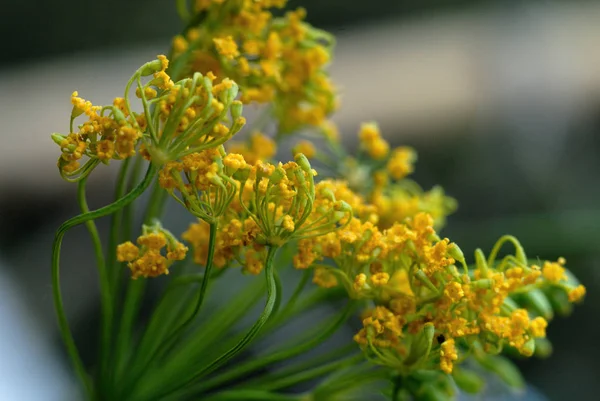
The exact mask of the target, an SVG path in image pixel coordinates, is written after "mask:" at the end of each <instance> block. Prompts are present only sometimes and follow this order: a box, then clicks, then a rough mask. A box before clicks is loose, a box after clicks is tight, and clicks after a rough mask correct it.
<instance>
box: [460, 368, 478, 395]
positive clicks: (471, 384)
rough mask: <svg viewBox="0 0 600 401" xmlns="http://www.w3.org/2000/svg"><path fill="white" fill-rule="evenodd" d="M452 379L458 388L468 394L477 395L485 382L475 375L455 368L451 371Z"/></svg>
mask: <svg viewBox="0 0 600 401" xmlns="http://www.w3.org/2000/svg"><path fill="white" fill-rule="evenodd" d="M452 378H453V379H454V382H455V383H456V385H457V386H458V388H460V389H461V390H463V391H464V392H465V393H468V394H477V393H479V392H480V391H481V390H482V389H483V386H484V385H485V382H484V381H483V379H482V378H481V376H479V375H478V374H477V373H475V372H473V371H470V370H465V369H461V368H457V367H455V368H454V369H453V370H452Z"/></svg>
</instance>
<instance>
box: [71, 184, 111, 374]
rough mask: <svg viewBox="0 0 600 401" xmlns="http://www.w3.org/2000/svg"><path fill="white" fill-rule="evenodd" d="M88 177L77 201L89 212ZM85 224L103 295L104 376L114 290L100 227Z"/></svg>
mask: <svg viewBox="0 0 600 401" xmlns="http://www.w3.org/2000/svg"><path fill="white" fill-rule="evenodd" d="M86 183H87V177H84V178H83V179H82V180H81V181H79V183H78V184H77V203H78V204H79V208H80V209H81V213H88V212H89V211H90V209H89V207H88V204H87V199H86V196H85V189H86ZM85 226H86V228H87V230H88V232H89V234H90V237H91V238H92V243H93V245H94V255H95V257H96V267H97V269H98V276H99V279H100V297H101V308H102V322H101V326H102V336H101V343H100V344H101V345H100V349H99V360H100V372H101V377H102V378H104V374H105V373H106V372H105V370H106V365H107V362H108V361H107V357H108V355H109V354H110V353H109V352H108V351H109V350H110V337H111V333H112V320H113V313H114V309H113V298H112V291H111V288H110V278H109V276H108V271H107V270H106V263H105V260H104V252H103V251H102V242H101V241H100V234H99V233H98V227H96V223H95V222H94V220H89V221H86V222H85Z"/></svg>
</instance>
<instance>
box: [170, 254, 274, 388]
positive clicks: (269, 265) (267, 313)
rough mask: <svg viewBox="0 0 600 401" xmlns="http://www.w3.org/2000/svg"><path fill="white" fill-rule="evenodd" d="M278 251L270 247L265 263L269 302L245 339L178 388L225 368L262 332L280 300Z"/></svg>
mask: <svg viewBox="0 0 600 401" xmlns="http://www.w3.org/2000/svg"><path fill="white" fill-rule="evenodd" d="M277 250H278V248H277V247H274V246H270V247H269V250H268V253H267V259H266V262H265V266H266V267H265V277H266V281H267V302H266V304H265V308H264V309H263V311H262V313H261V315H260V317H259V318H258V320H257V321H256V322H255V323H254V325H252V327H251V328H250V330H248V332H247V333H246V334H245V335H244V337H242V339H241V340H240V341H239V342H238V343H237V344H236V345H234V346H233V347H232V348H230V349H229V350H228V351H227V352H225V353H224V354H223V355H221V356H220V357H219V358H217V359H216V360H214V361H213V362H211V363H210V364H209V365H208V366H206V367H204V368H203V369H201V370H200V371H199V372H197V373H196V374H194V375H193V376H192V377H191V378H190V379H188V380H186V381H185V382H184V383H183V384H182V385H180V386H178V387H179V388H183V387H186V386H188V385H190V384H192V383H194V382H195V381H196V380H198V379H199V378H201V377H204V376H206V375H208V374H210V373H211V372H214V371H215V370H216V369H218V368H219V367H221V366H223V365H224V364H225V363H226V362H227V361H229V360H230V359H231V358H233V357H234V356H236V355H237V354H238V353H239V352H240V351H242V350H243V349H244V348H246V346H247V345H248V344H249V343H250V342H251V341H252V340H253V339H254V338H255V337H256V336H257V335H258V333H259V332H260V330H261V329H262V327H263V326H264V325H265V323H267V321H268V320H269V318H270V317H271V313H272V312H273V309H274V307H275V304H276V301H277V298H278V293H277V285H276V282H275V273H274V269H275V266H274V265H273V258H274V257H275V254H276V253H277ZM176 390H177V389H171V391H169V393H170V392H172V391H176Z"/></svg>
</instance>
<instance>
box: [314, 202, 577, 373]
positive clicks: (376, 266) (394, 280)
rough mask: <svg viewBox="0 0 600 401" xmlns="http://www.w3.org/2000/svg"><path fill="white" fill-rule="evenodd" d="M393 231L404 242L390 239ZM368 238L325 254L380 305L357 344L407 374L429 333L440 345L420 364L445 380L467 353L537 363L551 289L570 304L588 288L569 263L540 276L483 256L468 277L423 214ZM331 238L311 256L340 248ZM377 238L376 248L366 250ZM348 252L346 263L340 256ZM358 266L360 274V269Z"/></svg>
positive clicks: (356, 290)
mask: <svg viewBox="0 0 600 401" xmlns="http://www.w3.org/2000/svg"><path fill="white" fill-rule="evenodd" d="M349 227H352V225H350V226H349ZM346 229H348V227H347V228H346ZM392 230H393V231H396V232H397V235H396V236H395V237H394V239H393V240H392V241H390V240H389V239H387V240H386V237H389V236H390V231H392ZM361 231H362V232H363V242H364V244H363V243H361V244H360V245H361V248H357V247H354V248H353V249H351V248H349V247H348V245H347V244H344V240H343V238H344V237H345V235H346V234H345V233H343V232H341V233H340V235H339V237H340V238H341V239H340V241H339V243H340V244H341V250H342V252H341V253H339V252H338V255H337V256H336V255H332V254H331V253H323V255H325V256H326V257H327V258H330V259H332V261H333V265H330V267H329V268H328V270H329V271H330V272H332V273H335V274H336V275H337V276H338V277H341V278H342V283H344V284H346V283H347V282H348V281H349V280H348V279H349V277H348V276H350V275H351V274H356V275H355V277H354V280H353V283H352V285H350V284H346V285H345V287H346V290H347V291H348V294H349V296H350V297H353V298H358V297H366V298H369V299H371V300H372V302H373V303H374V304H375V307H374V308H373V309H371V310H369V311H367V313H366V318H365V319H364V320H363V326H364V327H363V329H361V330H360V331H359V333H358V334H357V335H356V336H355V341H356V342H357V343H359V344H361V346H363V348H364V349H365V352H366V353H367V354H369V355H371V356H372V357H374V358H375V360H376V361H377V362H378V363H380V364H383V365H386V366H390V367H392V368H394V369H398V370H400V371H404V372H407V371H410V369H412V368H413V367H414V364H415V363H416V360H415V359H414V358H410V357H409V356H410V355H413V354H414V352H415V351H414V350H413V349H411V346H412V347H413V348H414V344H416V343H417V341H415V338H416V337H415V336H422V333H423V332H424V331H425V330H426V326H432V327H433V328H435V333H436V336H437V338H438V342H439V343H440V345H439V346H436V345H433V346H432V347H430V348H432V350H431V352H430V351H429V349H425V348H421V349H420V350H419V352H420V353H421V355H420V359H419V360H420V361H421V362H420V363H425V366H429V367H431V368H432V365H433V364H436V363H438V364H439V368H440V369H441V370H442V371H443V372H445V373H452V371H453V365H454V363H455V362H456V361H457V359H458V351H459V350H460V349H465V351H466V352H468V350H474V349H479V348H482V349H483V350H484V351H485V352H488V353H498V352H500V351H501V350H502V347H503V346H510V347H512V348H514V349H516V350H517V351H518V352H519V353H521V354H522V355H524V356H531V355H533V353H534V352H535V347H536V339H537V338H542V337H545V336H546V326H547V324H548V322H547V319H549V318H551V317H552V312H551V310H543V308H542V310H540V304H541V305H549V303H548V300H547V299H546V296H550V294H551V290H552V289H553V288H558V289H560V290H561V291H563V293H566V294H568V298H569V301H570V302H574V301H578V300H580V299H581V297H583V295H584V294H585V287H583V286H582V285H577V284H575V283H571V282H569V277H568V276H567V275H566V273H565V269H564V268H563V267H562V265H563V264H564V260H562V259H561V260H559V262H545V264H544V267H543V269H540V268H539V267H538V266H536V265H530V266H529V265H527V263H526V260H518V258H517V257H516V256H512V255H509V256H508V257H506V258H504V259H503V260H502V261H500V262H497V263H493V262H492V264H490V265H488V264H487V263H486V261H485V260H484V259H483V258H482V257H479V258H478V269H477V270H468V271H467V270H466V265H464V257H463V256H462V252H461V251H460V249H459V248H458V247H457V246H456V245H455V244H453V243H450V242H449V241H448V240H447V239H442V240H440V239H439V238H438V237H437V235H436V234H435V231H434V229H433V219H432V218H431V217H430V216H428V215H426V214H423V213H421V214H417V215H416V216H415V217H414V218H413V219H410V220H408V221H407V223H406V225H404V226H402V225H400V224H397V225H394V226H392V228H390V229H388V230H384V232H383V233H382V234H381V235H379V234H378V232H377V231H376V230H374V229H373V227H364V226H363V227H362V228H361ZM365 237H366V238H368V240H366V241H364V238H365ZM332 239H333V238H331V237H329V238H316V239H315V243H314V244H313V245H312V248H311V249H314V248H316V249H318V250H319V249H322V248H323V245H324V244H326V243H327V245H328V248H327V249H335V248H336V246H337V244H336V246H332V245H331V243H330V242H331V240H332ZM373 239H375V240H376V243H377V244H376V245H374V244H370V245H369V246H368V247H365V245H366V244H368V243H369V242H370V241H372V240H373ZM505 240H506V239H501V240H500V241H499V244H501V243H502V242H504V241H505ZM513 240H514V239H513ZM514 241H516V240H514ZM390 243H391V244H393V247H390V245H389V244H390ZM394 247H395V249H394ZM339 249H340V247H339V246H338V247H337V250H339ZM345 249H348V251H345ZM365 250H366V251H368V252H364V251H365ZM312 252H314V251H312ZM344 253H345V255H346V257H345V258H343V257H340V255H343V254H344ZM348 257H351V258H352V260H350V261H349V260H348V259H347V258H348ZM457 262H460V263H461V264H463V267H464V268H465V271H464V272H463V273H460V272H459V270H458V269H457V268H456V266H455V264H456V263H457ZM359 266H360V269H361V270H355V268H356V267H359ZM540 297H542V298H543V302H542V300H540ZM397 325H399V326H400V328H399V329H397ZM392 328H393V329H392ZM432 341H433V340H432ZM411 344H413V345H411ZM424 361H425V362H424Z"/></svg>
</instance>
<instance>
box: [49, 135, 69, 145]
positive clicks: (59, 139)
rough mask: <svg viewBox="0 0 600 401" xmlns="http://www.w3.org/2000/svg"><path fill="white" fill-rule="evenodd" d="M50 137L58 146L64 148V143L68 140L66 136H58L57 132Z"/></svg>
mask: <svg viewBox="0 0 600 401" xmlns="http://www.w3.org/2000/svg"><path fill="white" fill-rule="evenodd" d="M50 137H51V138H52V140H53V141H54V143H55V144H57V145H58V146H62V143H63V142H64V140H65V139H67V137H66V136H64V135H61V134H57V133H56V132H55V133H53V134H51V135H50Z"/></svg>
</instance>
